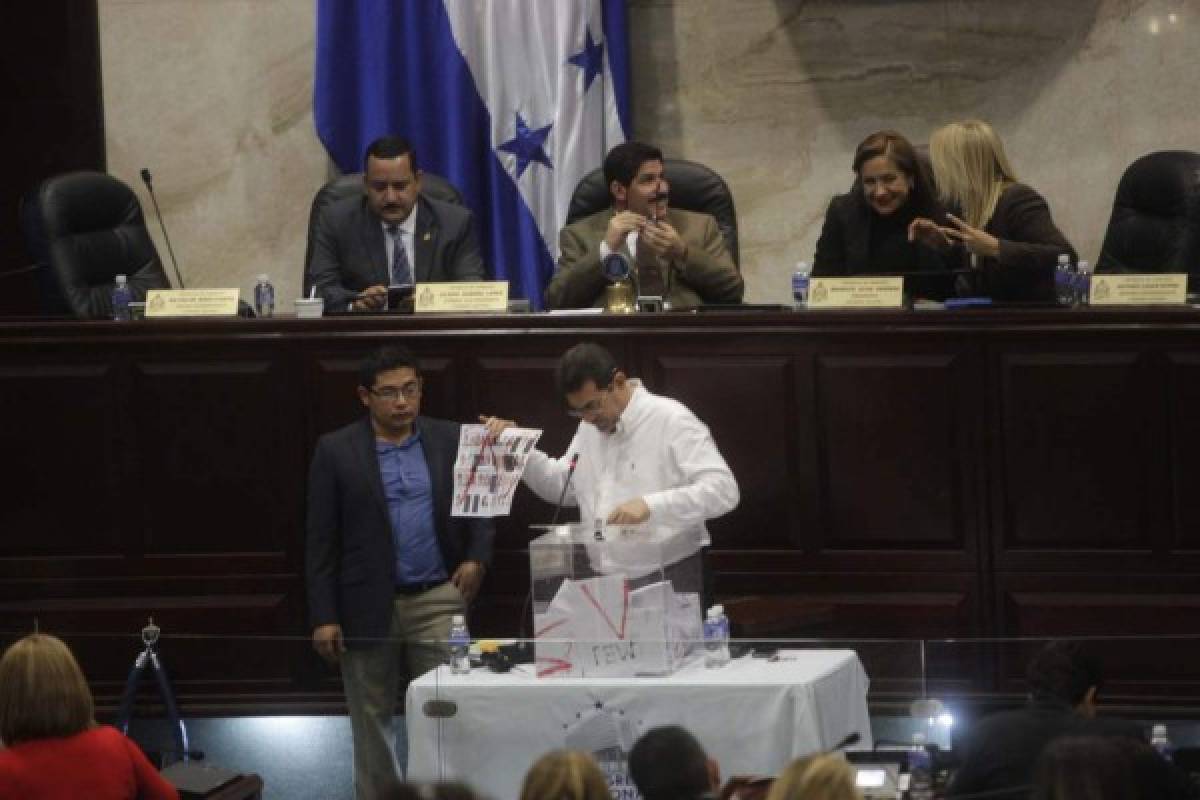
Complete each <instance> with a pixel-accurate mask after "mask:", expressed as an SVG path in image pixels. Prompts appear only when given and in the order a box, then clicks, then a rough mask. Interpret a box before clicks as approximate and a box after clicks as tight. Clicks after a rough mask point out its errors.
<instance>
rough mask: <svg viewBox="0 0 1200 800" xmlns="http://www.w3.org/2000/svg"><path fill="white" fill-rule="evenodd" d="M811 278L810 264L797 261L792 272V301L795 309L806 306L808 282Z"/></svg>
mask: <svg viewBox="0 0 1200 800" xmlns="http://www.w3.org/2000/svg"><path fill="white" fill-rule="evenodd" d="M811 278H812V264H809V263H808V262H807V261H801V262H799V263H797V264H796V271H795V272H793V273H792V301H793V305H794V307H795V308H797V309H800V308H806V307H807V306H808V283H809V280H810V279H811Z"/></svg>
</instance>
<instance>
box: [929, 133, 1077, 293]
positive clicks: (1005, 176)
mask: <svg viewBox="0 0 1200 800" xmlns="http://www.w3.org/2000/svg"><path fill="white" fill-rule="evenodd" d="M929 156H930V159H931V161H932V162H933V175H934V181H935V182H936V184H937V188H938V195H939V197H940V199H941V201H942V203H943V205H945V207H946V208H948V209H952V210H953V211H954V212H955V213H954V214H948V215H947V217H948V219H949V221H950V225H949V226H944V225H938V224H937V223H936V222H934V221H932V220H930V219H927V218H919V219H916V220H913V222H912V224H911V226H910V227H909V236H910V238H912V239H914V240H919V241H922V242H924V243H926V244H929V245H932V246H936V247H943V248H946V247H950V246H953V245H955V244H959V243H961V246H963V247H965V248H966V250H967V252H969V253H970V255H971V256H972V258H971V263H972V265H973V266H974V267H975V268H976V269H977V273H976V275H977V281H976V283H977V285H976V287H975V290H976V291H978V292H979V293H981V294H986V295H988V296H990V297H992V298H993V299H995V300H1001V301H1010V302H1011V301H1016V302H1053V300H1054V266H1055V264H1056V263H1057V261H1058V256H1059V254H1060V253H1066V254H1068V255H1069V256H1071V260H1072V261H1074V260H1075V249H1074V248H1073V247H1071V243H1070V242H1068V241H1067V238H1066V237H1065V236H1063V234H1062V232H1061V231H1059V229H1058V228H1057V227H1056V226H1055V225H1054V220H1053V219H1052V218H1051V216H1050V208H1049V206H1047V205H1046V201H1045V200H1044V199H1043V198H1042V196H1041V195H1040V194H1038V193H1037V192H1036V191H1035V190H1034V189H1032V188H1030V187H1029V186H1026V185H1025V184H1023V183H1019V182H1018V181H1017V176H1016V173H1015V172H1014V171H1013V168H1012V165H1011V164H1010V163H1009V161H1008V155H1007V154H1005V152H1004V145H1003V144H1002V143H1001V141H1000V137H999V136H997V135H996V132H995V131H994V130H992V126H991V125H988V124H987V123H986V122H982V121H979V120H967V121H966V122H952V123H950V124H949V125H946V126H944V127H942V128H939V129H938V130H937V131H935V132H934V134H933V136H932V137H931V138H930V140H929Z"/></svg>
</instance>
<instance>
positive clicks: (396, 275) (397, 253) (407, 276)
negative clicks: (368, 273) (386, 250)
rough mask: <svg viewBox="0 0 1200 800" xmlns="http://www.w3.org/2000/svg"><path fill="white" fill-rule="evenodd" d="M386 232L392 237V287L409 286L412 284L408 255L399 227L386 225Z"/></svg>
mask: <svg viewBox="0 0 1200 800" xmlns="http://www.w3.org/2000/svg"><path fill="white" fill-rule="evenodd" d="M387 232H388V235H389V236H391V237H392V275H391V281H392V286H410V285H412V282H413V277H412V267H410V266H409V265H408V253H407V252H406V251H405V249H404V239H403V238H402V237H401V236H400V226H399V225H388V226H387Z"/></svg>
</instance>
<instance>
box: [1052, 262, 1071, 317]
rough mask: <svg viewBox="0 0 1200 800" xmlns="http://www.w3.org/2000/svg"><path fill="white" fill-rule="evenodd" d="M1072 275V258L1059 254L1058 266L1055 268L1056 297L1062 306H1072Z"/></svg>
mask: <svg viewBox="0 0 1200 800" xmlns="http://www.w3.org/2000/svg"><path fill="white" fill-rule="evenodd" d="M1072 282H1073V276H1072V275H1071V256H1069V255H1067V254H1066V253H1059V255H1058V266H1056V267H1055V268H1054V297H1055V299H1056V300H1057V301H1058V304H1059V305H1060V306H1069V305H1071V300H1072V299H1073V295H1074V288H1073V285H1072Z"/></svg>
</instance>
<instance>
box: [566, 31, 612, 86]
mask: <svg viewBox="0 0 1200 800" xmlns="http://www.w3.org/2000/svg"><path fill="white" fill-rule="evenodd" d="M584 37H585V42H584V45H583V49H582V50H580V51H579V52H578V53H576V54H575V55H573V56H571V57H570V58H568V59H567V63H568V64H574V65H575V66H577V67H579V68H580V69H581V70H583V90H584V91H585V92H586V91H587V90H588V89H590V88H592V81H594V80H596V76H597V75H599V74H600V73H602V72H604V44H603V43H602V42H596V41H593V40H592V30H591V28H585V29H584Z"/></svg>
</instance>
